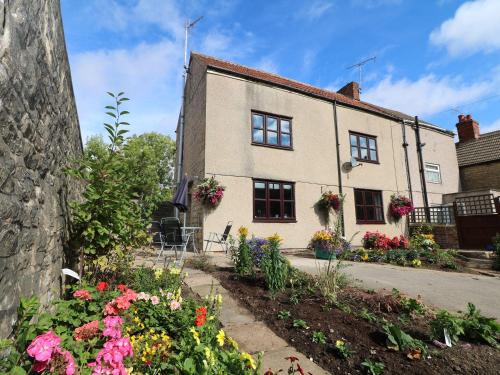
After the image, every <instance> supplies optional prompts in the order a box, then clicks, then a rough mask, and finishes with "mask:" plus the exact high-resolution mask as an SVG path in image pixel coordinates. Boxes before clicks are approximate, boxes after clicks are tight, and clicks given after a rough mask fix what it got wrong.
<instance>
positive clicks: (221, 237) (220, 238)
mask: <svg viewBox="0 0 500 375" xmlns="http://www.w3.org/2000/svg"><path fill="white" fill-rule="evenodd" d="M232 226H233V222H232V221H228V222H227V224H226V228H225V229H224V233H222V234H220V233H215V232H210V233H209V234H208V240H205V242H206V243H207V245H206V246H205V252H207V251H209V250H210V249H211V248H212V244H214V243H216V244H219V245H220V246H221V247H222V250H224V252H225V253H226V254H227V250H228V246H229V243H228V236H229V232H230V231H231V227H232Z"/></svg>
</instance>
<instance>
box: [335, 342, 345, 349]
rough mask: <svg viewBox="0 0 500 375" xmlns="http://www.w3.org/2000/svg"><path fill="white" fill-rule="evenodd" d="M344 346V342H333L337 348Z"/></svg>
mask: <svg viewBox="0 0 500 375" xmlns="http://www.w3.org/2000/svg"><path fill="white" fill-rule="evenodd" d="M344 345H345V342H344V341H342V340H337V341H335V346H336V347H337V348H339V347H342V346H344Z"/></svg>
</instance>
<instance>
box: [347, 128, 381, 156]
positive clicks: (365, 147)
mask: <svg viewBox="0 0 500 375" xmlns="http://www.w3.org/2000/svg"><path fill="white" fill-rule="evenodd" d="M349 138H350V141H351V156H354V157H355V158H356V159H359V160H364V161H369V162H374V163H378V152H377V139H376V138H375V137H373V136H370V135H364V134H357V133H350V134H349Z"/></svg>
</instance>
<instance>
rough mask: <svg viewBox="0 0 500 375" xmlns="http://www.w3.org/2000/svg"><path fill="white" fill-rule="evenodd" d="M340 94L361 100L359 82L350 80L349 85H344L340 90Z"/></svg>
mask: <svg viewBox="0 0 500 375" xmlns="http://www.w3.org/2000/svg"><path fill="white" fill-rule="evenodd" d="M337 92H338V93H339V94H342V95H345V96H348V97H349V98H352V99H354V100H359V83H357V82H349V83H348V84H347V85H345V86H344V87H342V88H341V89H340V90H339V91H337Z"/></svg>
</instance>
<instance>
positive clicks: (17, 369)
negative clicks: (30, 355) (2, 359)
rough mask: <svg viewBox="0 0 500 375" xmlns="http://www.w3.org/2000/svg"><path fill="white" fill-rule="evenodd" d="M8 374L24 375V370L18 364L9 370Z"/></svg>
mask: <svg viewBox="0 0 500 375" xmlns="http://www.w3.org/2000/svg"><path fill="white" fill-rule="evenodd" d="M9 375H26V371H25V370H24V369H23V368H22V367H19V366H14V367H12V369H11V370H10V372H9Z"/></svg>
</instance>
